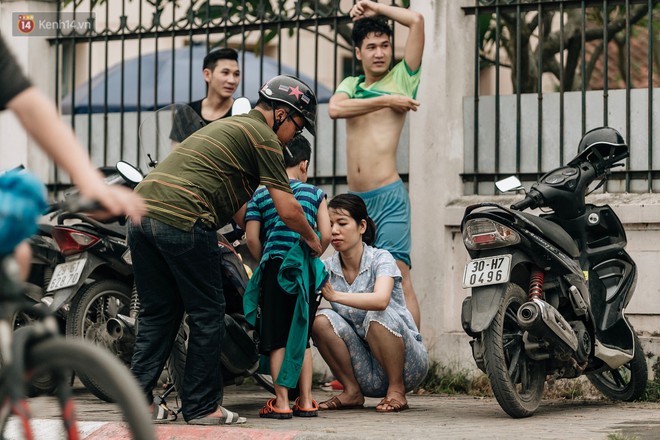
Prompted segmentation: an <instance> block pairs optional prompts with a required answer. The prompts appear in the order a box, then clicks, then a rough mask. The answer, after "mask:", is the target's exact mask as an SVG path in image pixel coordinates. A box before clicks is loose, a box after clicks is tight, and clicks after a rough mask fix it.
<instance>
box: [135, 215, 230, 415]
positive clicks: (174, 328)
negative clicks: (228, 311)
mask: <svg viewBox="0 0 660 440" xmlns="http://www.w3.org/2000/svg"><path fill="white" fill-rule="evenodd" d="M128 244H129V247H130V249H131V257H132V260H133V271H134V274H135V284H136V287H137V291H138V297H139V298H140V312H139V314H138V333H137V336H136V340H135V352H134V354H133V360H132V365H131V371H132V372H133V374H134V375H135V377H136V378H137V380H138V382H139V383H140V385H141V386H142V387H143V389H144V392H145V393H146V395H147V398H148V399H149V401H150V402H151V400H152V399H153V395H152V392H153V388H154V387H155V386H156V383H157V381H158V377H159V375H160V372H161V371H162V369H163V367H164V365H165V362H166V360H167V357H168V356H169V354H170V351H171V349H172V345H173V343H174V340H175V338H176V335H177V332H178V330H179V325H180V323H181V318H182V316H183V312H184V311H185V312H186V313H188V316H189V318H188V321H189V326H190V335H189V340H188V352H187V357H186V369H185V376H184V380H183V389H182V390H178V392H179V396H180V397H181V403H182V412H183V418H184V419H185V420H186V421H188V420H190V419H194V418H198V417H203V416H205V415H207V414H210V413H211V412H213V411H215V409H216V408H217V406H218V402H219V401H220V399H221V397H222V373H221V370H220V368H221V367H220V353H221V348H222V347H221V345H222V339H223V337H224V334H225V327H224V314H225V298H224V295H223V292H222V264H221V256H220V250H219V249H218V244H217V238H216V233H215V231H213V230H209V229H207V228H204V227H203V226H202V225H201V224H200V223H199V222H198V223H197V224H196V225H195V227H194V228H193V230H192V231H190V232H186V231H182V230H180V229H177V228H174V227H172V226H169V225H167V224H165V223H162V222H160V221H158V220H154V219H151V218H148V217H144V218H143V219H142V221H141V222H140V223H138V224H135V223H132V222H129V227H128Z"/></svg>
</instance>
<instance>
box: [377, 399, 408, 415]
mask: <svg viewBox="0 0 660 440" xmlns="http://www.w3.org/2000/svg"><path fill="white" fill-rule="evenodd" d="M379 406H389V407H391V408H385V409H382V408H381V409H379V408H378V407H379ZM407 409H410V407H409V406H408V403H407V402H406V403H401V402H399V401H398V400H396V399H390V398H387V397H386V398H384V399H383V400H381V401H380V403H379V404H378V405H376V412H379V413H393V412H401V411H405V410H407Z"/></svg>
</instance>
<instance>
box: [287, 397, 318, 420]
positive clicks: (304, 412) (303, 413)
mask: <svg viewBox="0 0 660 440" xmlns="http://www.w3.org/2000/svg"><path fill="white" fill-rule="evenodd" d="M293 415H294V416H296V417H317V416H318V415H319V404H318V403H316V400H312V407H311V408H302V407H301V406H300V397H298V398H297V399H296V401H295V402H294V403H293Z"/></svg>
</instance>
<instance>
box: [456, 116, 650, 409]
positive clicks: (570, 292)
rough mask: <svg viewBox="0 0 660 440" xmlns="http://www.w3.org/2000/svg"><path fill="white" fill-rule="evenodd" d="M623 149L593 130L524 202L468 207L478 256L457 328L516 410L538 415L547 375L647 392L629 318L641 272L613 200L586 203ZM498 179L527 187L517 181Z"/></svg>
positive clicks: (468, 270)
mask: <svg viewBox="0 0 660 440" xmlns="http://www.w3.org/2000/svg"><path fill="white" fill-rule="evenodd" d="M628 155H629V151H628V147H627V145H626V143H625V141H624V139H623V138H622V137H621V135H620V134H619V133H618V132H617V131H616V130H614V129H611V128H608V127H601V128H598V129H595V130H592V131H590V132H588V133H586V134H585V136H584V137H583V138H582V140H581V142H580V146H579V148H578V155H577V156H576V157H575V158H574V159H573V160H571V161H570V162H569V163H568V165H566V166H564V167H560V168H557V169H555V170H553V171H551V172H549V173H547V174H545V175H544V176H542V177H541V178H540V180H539V181H538V182H537V183H535V184H534V185H532V187H531V189H530V191H529V192H527V194H526V195H525V198H524V199H523V200H521V201H519V202H517V203H514V204H513V205H511V207H510V208H506V207H504V206H500V205H497V204H495V203H479V204H476V205H472V206H468V207H467V208H466V210H465V214H464V217H463V220H462V223H461V231H462V233H463V242H464V244H465V247H466V248H467V250H468V253H469V254H470V257H471V261H469V262H468V263H467V265H466V267H465V272H464V275H463V287H464V288H470V289H472V295H471V296H469V297H467V298H466V299H465V300H464V301H463V306H462V313H461V321H462V326H463V329H464V331H465V332H466V333H467V334H468V335H470V336H471V337H472V338H473V339H472V341H470V344H471V346H472V354H473V357H474V359H475V361H476V364H477V366H478V367H479V368H480V369H481V370H482V371H484V372H485V373H486V374H487V376H488V379H489V381H490V384H491V386H492V389H493V393H494V394H495V397H496V398H497V401H498V403H499V404H500V406H501V407H502V409H504V411H505V412H506V413H507V414H509V415H510V416H511V417H527V416H530V415H532V414H533V413H534V412H535V411H536V409H537V408H538V405H539V403H540V401H541V398H542V394H543V389H544V384H545V382H546V380H548V381H550V380H555V379H561V378H575V377H578V376H580V375H583V374H586V375H587V378H588V379H589V381H591V383H593V385H594V386H595V387H596V388H597V389H598V390H599V391H600V392H602V393H603V394H604V395H605V396H606V397H608V398H611V399H616V400H625V401H632V400H635V399H637V398H639V397H640V396H641V395H642V394H643V392H644V390H645V388H646V383H647V364H646V359H645V356H644V352H643V349H642V346H641V344H640V341H639V338H638V337H637V335H636V334H635V332H634V330H633V328H632V326H631V325H630V323H629V322H628V320H627V319H626V317H625V314H624V310H625V307H626V306H627V305H628V303H629V302H630V299H631V297H632V295H633V292H634V289H635V283H636V278H637V269H636V265H635V263H634V261H633V260H632V259H631V257H630V256H629V255H628V254H627V253H626V251H625V246H626V243H627V241H626V233H625V231H624V229H623V225H622V224H621V222H620V220H619V218H618V217H617V215H616V214H615V212H614V211H613V210H612V208H610V207H609V206H607V205H604V206H596V205H592V204H588V203H586V202H585V197H586V195H587V194H588V193H590V192H592V191H594V190H596V189H597V188H599V187H600V186H601V185H602V184H603V183H604V181H605V179H606V178H607V177H608V175H610V170H611V168H613V167H616V166H622V165H621V164H619V162H620V161H622V160H623V159H625V158H626V157H628ZM512 182H513V184H512V185H511V183H512ZM498 184H499V185H498V187H499V188H500V190H502V191H506V190H511V189H521V184H520V181H518V180H517V179H515V178H509V179H505V180H504V181H501V182H498ZM507 184H509V185H508V186H507ZM527 208H531V209H536V208H540V209H541V210H542V212H543V213H541V214H540V215H535V214H531V213H526V212H523V211H524V210H525V209H527Z"/></svg>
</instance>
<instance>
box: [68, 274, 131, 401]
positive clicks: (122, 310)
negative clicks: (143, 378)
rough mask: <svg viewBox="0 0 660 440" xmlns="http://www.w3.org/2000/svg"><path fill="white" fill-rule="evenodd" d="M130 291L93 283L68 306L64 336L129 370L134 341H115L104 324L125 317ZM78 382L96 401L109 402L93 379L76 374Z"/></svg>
mask: <svg viewBox="0 0 660 440" xmlns="http://www.w3.org/2000/svg"><path fill="white" fill-rule="evenodd" d="M130 302H131V288H130V287H129V286H127V285H126V284H124V283H122V282H120V281H117V280H101V281H95V282H93V283H91V284H88V285H87V286H85V287H84V288H83V289H82V290H81V292H79V293H78V294H77V295H76V296H75V297H74V299H73V301H72V302H71V310H70V311H69V314H68V316H67V320H66V335H67V337H69V336H73V337H78V338H83V339H85V340H87V341H90V342H92V343H94V344H96V345H99V346H101V347H104V348H106V349H108V350H110V352H111V353H113V354H114V355H115V356H117V358H119V360H120V361H121V362H122V363H123V364H124V365H126V366H127V367H130V364H131V358H132V356H133V349H134V346H135V340H134V338H132V339H131V338H130V336H132V335H129V338H123V339H122V340H116V339H114V338H112V337H111V336H110V334H108V332H107V330H106V324H107V322H108V320H109V319H110V318H115V317H116V316H117V315H118V314H121V315H124V316H129V308H130ZM79 379H80V381H81V382H82V383H83V385H85V387H86V388H87V389H88V390H89V391H90V392H91V393H92V394H94V395H95V396H96V397H98V398H99V399H102V400H105V401H106V402H112V399H111V398H110V397H109V396H110V395H111V394H112V393H108V391H107V390H105V389H104V387H103V385H102V384H101V383H99V382H98V381H96V380H94V379H93V378H91V377H89V376H86V375H83V374H80V375H79Z"/></svg>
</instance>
